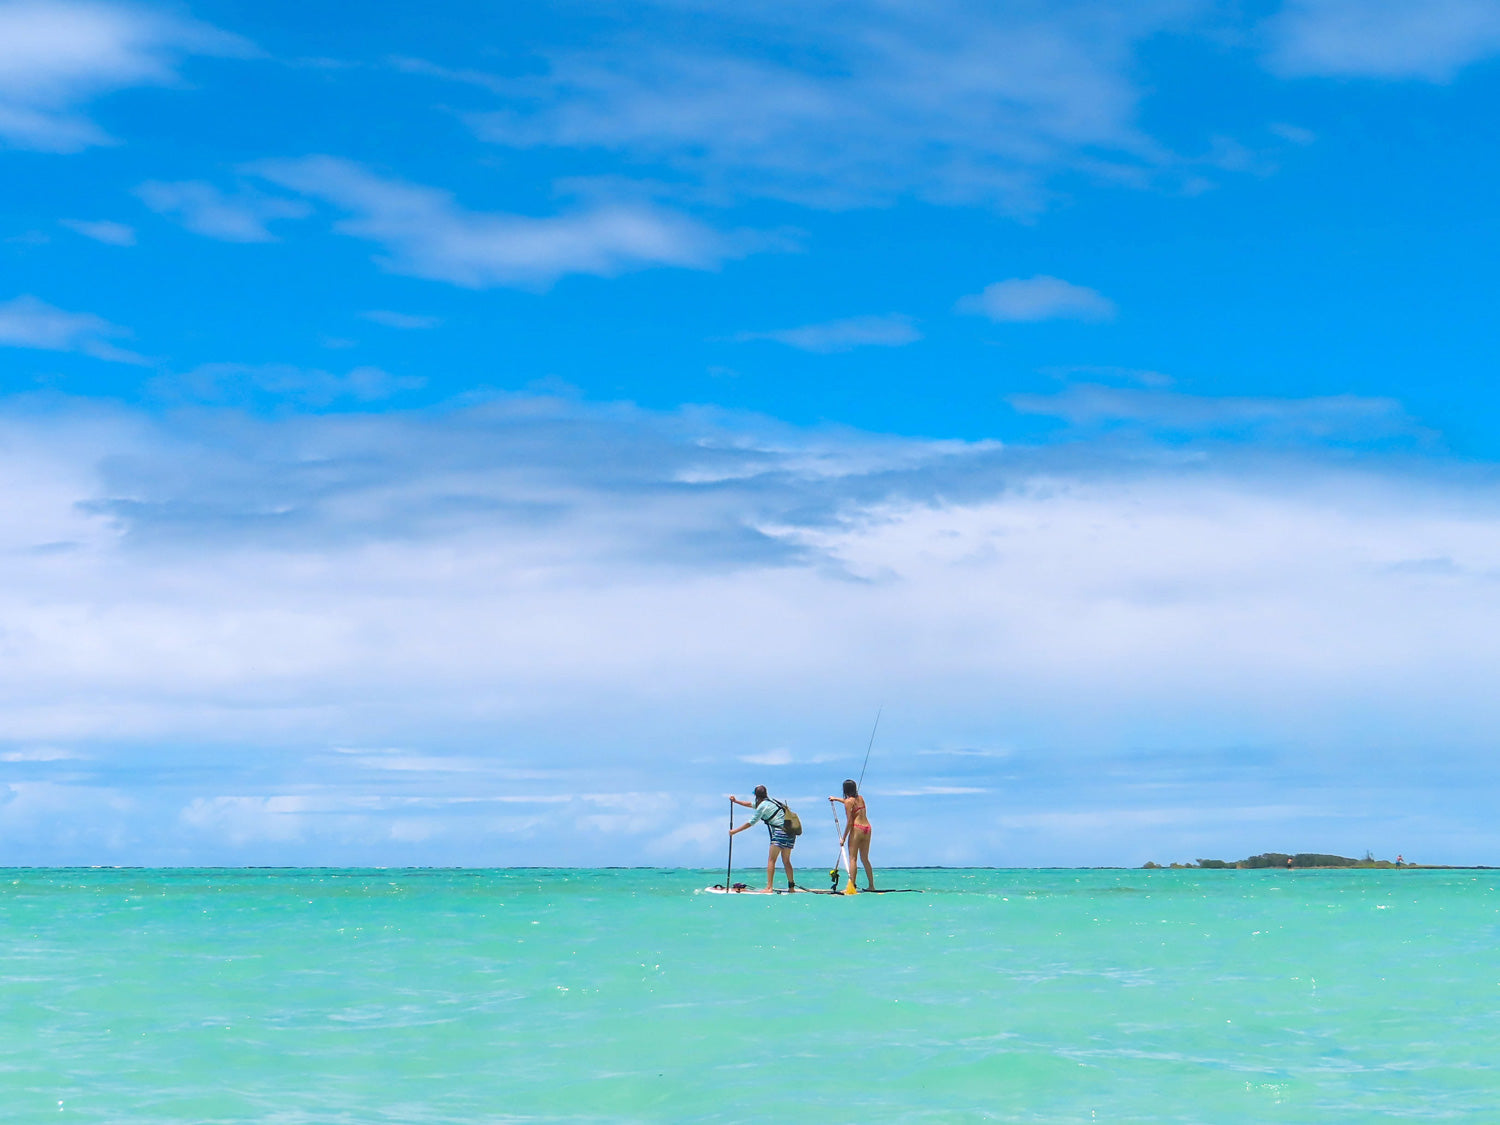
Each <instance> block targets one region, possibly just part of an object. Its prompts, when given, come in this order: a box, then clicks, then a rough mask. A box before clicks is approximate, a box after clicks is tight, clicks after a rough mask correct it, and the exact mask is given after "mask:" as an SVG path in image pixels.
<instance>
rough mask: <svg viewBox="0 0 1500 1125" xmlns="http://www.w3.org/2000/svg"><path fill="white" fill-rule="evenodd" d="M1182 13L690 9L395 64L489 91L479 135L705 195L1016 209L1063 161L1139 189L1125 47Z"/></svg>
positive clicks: (1144, 160) (954, 4)
mask: <svg viewBox="0 0 1500 1125" xmlns="http://www.w3.org/2000/svg"><path fill="white" fill-rule="evenodd" d="M1184 17H1188V18H1191V6H1190V5H1184V4H1181V3H1176V2H1172V0H1162V2H1156V0H1143V2H1140V3H1135V4H1131V5H1125V6H1114V7H1111V8H1104V7H1101V6H1098V5H1092V4H1083V5H1052V6H1050V7H1043V8H1038V7H1037V6H1033V5H1022V6H1017V5H1009V6H1002V7H996V6H993V5H981V4H974V3H968V2H965V0H930V2H928V3H923V4H907V3H897V4H883V5H862V6H840V5H814V6H812V7H809V6H808V5H805V4H791V3H771V4H759V5H755V6H752V7H744V6H741V7H739V8H724V7H719V8H715V7H713V6H709V7H700V8H699V9H697V10H696V11H695V13H694V18H693V20H692V21H691V28H692V31H691V33H690V34H685V33H681V32H679V31H678V30H677V29H676V27H674V24H673V22H672V21H671V20H670V19H662V20H661V21H660V22H659V23H657V24H656V25H654V26H653V30H652V31H651V33H649V34H647V33H645V32H642V33H641V34H639V35H630V36H626V37H623V40H622V41H620V42H617V43H614V44H611V45H609V46H606V47H602V48H599V49H595V50H590V51H558V52H554V53H552V54H551V56H550V66H549V69H548V72H547V73H546V75H545V76H543V77H539V78H536V79H529V80H505V79H500V78H497V77H495V76H491V75H484V74H476V73H474V72H473V71H462V70H449V69H445V68H443V67H441V66H434V65H432V64H422V63H419V62H417V61H415V60H404V61H403V63H402V65H403V68H404V69H406V70H407V71H408V72H412V73H416V72H423V73H426V74H429V75H432V76H434V77H445V78H448V79H452V80H458V81H465V82H470V83H472V84H474V85H476V86H480V87H483V88H485V89H487V90H489V91H491V92H492V93H494V94H497V95H498V96H500V97H501V98H502V99H504V101H505V103H507V104H505V105H503V107H502V108H499V109H497V110H495V111H493V112H488V113H481V114H476V115H474V116H473V117H472V118H471V120H472V122H473V124H474V126H475V128H476V130H477V131H478V133H479V135H480V136H481V137H484V138H486V139H488V140H491V141H494V142H497V143H501V144H507V145H516V146H535V145H548V146H557V147H568V148H577V149H583V150H595V151H598V150H614V151H620V152H624V153H627V154H629V155H630V156H631V158H632V159H633V160H634V161H635V162H636V163H641V162H643V161H659V162H661V163H663V164H665V165H667V166H668V167H670V168H671V169H673V170H674V171H675V172H676V173H678V174H679V175H686V176H689V177H692V178H694V179H695V180H697V181H698V182H700V183H702V184H704V185H706V186H708V187H710V188H711V189H713V190H717V191H720V192H726V193H730V194H732V195H772V196H779V197H784V198H791V199H795V200H799V201H802V202H809V203H815V204H831V205H847V204H850V203H858V202H867V201H870V200H875V199H882V198H890V197H892V196H895V195H902V194H916V195H919V196H922V197H925V198H928V199H934V200H938V201H942V202H950V201H954V200H964V201H980V202H986V203H993V204H997V205H999V206H1002V207H1005V208H1007V209H1011V210H1015V211H1020V212H1031V211H1035V210H1037V209H1038V208H1039V207H1041V206H1044V205H1045V201H1046V197H1047V194H1048V191H1049V188H1048V182H1049V180H1050V179H1051V178H1052V177H1053V176H1054V175H1056V174H1058V173H1060V172H1065V171H1073V172H1083V173H1085V174H1088V175H1091V176H1095V177H1099V178H1102V179H1106V180H1111V181H1114V182H1134V183H1144V182H1150V181H1151V180H1152V179H1153V178H1154V177H1156V176H1158V175H1160V174H1162V173H1163V172H1164V171H1166V170H1168V169H1170V168H1171V166H1172V165H1174V164H1175V163H1177V162H1178V161H1177V158H1175V157H1173V156H1172V155H1171V154H1170V153H1168V152H1167V151H1166V150H1165V149H1164V148H1163V147H1162V146H1161V145H1159V144H1157V143H1156V142H1154V141H1153V140H1152V139H1151V138H1150V137H1149V136H1147V135H1146V134H1145V133H1144V132H1143V131H1142V130H1141V129H1140V127H1139V126H1138V124H1137V122H1136V108H1137V105H1138V103H1139V101H1140V97H1141V94H1140V91H1139V89H1138V88H1137V86H1136V84H1135V82H1134V81H1133V78H1132V73H1131V72H1132V69H1133V64H1132V56H1133V54H1134V50H1135V48H1136V45H1137V44H1138V43H1139V42H1141V41H1142V40H1144V39H1146V38H1148V37H1150V36H1152V35H1154V34H1156V33H1158V32H1160V31H1162V30H1163V29H1166V28H1170V27H1173V26H1181V25H1182V24H1183V23H1184V22H1185V21H1184Z"/></svg>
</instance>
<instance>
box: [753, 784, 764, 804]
mask: <svg viewBox="0 0 1500 1125" xmlns="http://www.w3.org/2000/svg"><path fill="white" fill-rule="evenodd" d="M755 799H756V800H757V801H764V800H765V799H766V787H765V786H764V785H757V786H756V787H755Z"/></svg>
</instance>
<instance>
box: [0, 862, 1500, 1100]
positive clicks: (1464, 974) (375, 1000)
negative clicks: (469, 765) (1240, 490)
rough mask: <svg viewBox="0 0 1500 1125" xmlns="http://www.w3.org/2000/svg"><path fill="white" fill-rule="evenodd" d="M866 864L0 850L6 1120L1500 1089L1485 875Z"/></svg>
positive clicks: (1325, 1096)
mask: <svg viewBox="0 0 1500 1125" xmlns="http://www.w3.org/2000/svg"><path fill="white" fill-rule="evenodd" d="M881 876H882V877H883V879H884V880H885V884H886V885H889V886H909V887H920V888H922V889H923V890H924V891H925V892H926V893H924V894H909V895H882V896H873V895H861V896H858V897H855V898H853V899H844V898H831V897H825V896H815V895H805V896H775V897H765V896H728V897H727V896H711V895H703V894H696V893H694V892H695V890H696V889H697V888H700V887H702V886H705V885H707V884H709V883H712V882H714V881H716V879H721V878H722V872H720V873H711V872H694V871H640V870H628V871H616V870H609V871H538V870H505V871H332V870H309V871H242V870H233V871H169V872H168V871H141V870H68V871H42V870H11V871H6V872H4V873H3V880H0V890H3V892H4V893H3V895H0V1118H3V1120H5V1121H15V1122H32V1121H49V1122H66V1121H88V1122H111V1123H120V1122H252V1121H253V1122H270V1123H301V1122H320V1123H321V1122H330V1123H349V1125H354V1123H362V1122H423V1123H426V1122H444V1123H447V1122H512V1121H568V1122H605V1121H611V1122H613V1121H713V1122H736V1121H776V1120H779V1121H784V1122H794V1121H806V1122H878V1121H1017V1122H1090V1123H1092V1122H1208V1123H1237V1122H1247V1123H1248V1122H1283V1121H1285V1122H1342V1121H1386V1120H1391V1119H1393V1118H1395V1119H1411V1120H1434V1121H1494V1120H1500V1074H1497V1071H1496V1069H1495V1064H1496V1058H1497V1047H1500V1018H1497V1015H1496V1009H1497V1006H1500V873H1497V872H1475V871H1296V872H1285V871H1226V872H1199V871H1155V872H1148V871H1067V870H1050V871H1003V870H1002V871H990V870H985V871H971V870H947V871H931V870H917V871H889V872H882V873H881ZM741 877H744V876H743V875H742V876H741ZM825 879H826V877H825Z"/></svg>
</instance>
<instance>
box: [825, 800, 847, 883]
mask: <svg viewBox="0 0 1500 1125" xmlns="http://www.w3.org/2000/svg"><path fill="white" fill-rule="evenodd" d="M828 811H829V812H831V813H832V814H833V831H834V834H835V835H836V836H838V838H839V857H838V859H836V860H834V861H833V866H832V867H830V868H829V869H828V881H829V883H831V884H832V886H833V889H834V890H835V891H837V890H838V889H839V864H840V863H842V862H843V859H844V826H843V825H842V824H840V823H839V810H838V807H837V806H836V805H834V804H833V803H832V802H829V805H828Z"/></svg>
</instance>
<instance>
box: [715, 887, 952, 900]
mask: <svg viewBox="0 0 1500 1125" xmlns="http://www.w3.org/2000/svg"><path fill="white" fill-rule="evenodd" d="M699 893H700V894H705V895H724V894H731V895H832V896H833V897H834V898H858V897H859V895H846V894H845V893H844V892H843V891H820V890H817V889H815V888H813V887H798V888H797V889H796V890H795V891H789V890H787V889H786V888H784V887H777V888H776V889H775V890H773V891H767V890H760V889H758V888H754V887H745V888H743V889H742V890H733V889H731V890H728V891H726V890H725V889H724V888H723V887H722V886H720V885H719V884H717V883H715V884H714V885H713V886H712V887H704V888H703V890H702V891H700V892H699ZM921 893H922V889H921V888H920V887H892V888H890V889H889V890H880V891H860V892H859V894H861V895H919V894H921Z"/></svg>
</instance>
